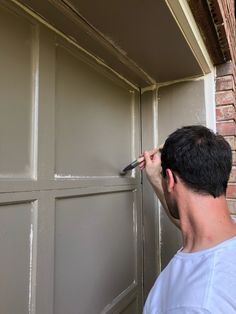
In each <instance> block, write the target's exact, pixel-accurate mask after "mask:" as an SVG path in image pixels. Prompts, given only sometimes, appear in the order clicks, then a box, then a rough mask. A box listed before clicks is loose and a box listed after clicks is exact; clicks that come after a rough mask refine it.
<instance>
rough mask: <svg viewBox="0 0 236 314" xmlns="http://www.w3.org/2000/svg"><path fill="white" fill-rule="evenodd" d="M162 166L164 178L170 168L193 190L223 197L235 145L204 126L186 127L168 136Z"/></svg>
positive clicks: (162, 154) (162, 156) (163, 151)
mask: <svg viewBox="0 0 236 314" xmlns="http://www.w3.org/2000/svg"><path fill="white" fill-rule="evenodd" d="M161 165H162V174H163V177H164V178H165V177H166V174H167V172H168V169H170V170H171V171H172V173H173V175H174V176H175V175H176V176H178V177H179V178H180V179H181V181H182V182H183V183H184V184H185V185H186V187H188V188H189V189H191V190H192V191H194V192H196V193H199V194H203V195H212V196H213V197H219V196H221V195H224V194H225V193H226V188H227V183H228V179H229V175H230V171H231V167H232V153H231V148H230V146H229V144H228V143H227V142H226V141H225V139H224V138H223V137H222V136H221V135H216V134H214V133H213V132H212V131H211V130H209V129H208V128H206V127H204V126H200V125H195V126H186V127H182V128H180V129H177V130H176V131H175V132H173V133H172V134H170V135H169V137H168V138H167V140H166V142H165V144H164V146H163V149H162V153H161Z"/></svg>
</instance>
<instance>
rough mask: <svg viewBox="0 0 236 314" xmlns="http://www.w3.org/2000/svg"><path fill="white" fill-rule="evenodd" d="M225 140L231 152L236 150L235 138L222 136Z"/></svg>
mask: <svg viewBox="0 0 236 314" xmlns="http://www.w3.org/2000/svg"><path fill="white" fill-rule="evenodd" d="M224 138H225V140H226V141H227V142H228V143H229V145H230V147H231V149H232V150H235V149H236V137H235V136H233V135H232V136H224Z"/></svg>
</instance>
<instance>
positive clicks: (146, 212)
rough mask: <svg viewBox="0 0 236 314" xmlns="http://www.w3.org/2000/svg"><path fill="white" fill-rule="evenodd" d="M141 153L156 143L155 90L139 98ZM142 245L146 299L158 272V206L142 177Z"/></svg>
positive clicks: (144, 178)
mask: <svg viewBox="0 0 236 314" xmlns="http://www.w3.org/2000/svg"><path fill="white" fill-rule="evenodd" d="M141 116H142V151H145V150H150V149H152V148H153V147H156V146H158V143H157V138H158V134H157V90H156V89H154V90H152V89H151V90H145V91H143V93H142V96H141ZM142 200H143V236H144V239H143V245H144V257H143V259H144V279H143V282H144V299H146V297H147V295H148V293H149V290H150V289H151V287H152V285H153V284H154V281H155V279H156V276H157V274H158V273H159V270H160V259H159V257H160V256H159V254H160V252H159V241H160V239H159V206H158V202H157V198H156V196H155V194H154V192H153V191H152V189H151V187H150V184H149V182H148V181H147V178H146V176H145V175H143V191H142Z"/></svg>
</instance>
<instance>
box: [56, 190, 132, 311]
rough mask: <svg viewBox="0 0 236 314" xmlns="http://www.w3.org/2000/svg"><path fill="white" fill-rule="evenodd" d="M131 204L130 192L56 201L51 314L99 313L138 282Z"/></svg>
mask: <svg viewBox="0 0 236 314" xmlns="http://www.w3.org/2000/svg"><path fill="white" fill-rule="evenodd" d="M133 202H134V198H133V192H119V193H118V192H117V193H109V194H99V195H91V196H81V197H74V198H66V199H58V200H57V201H56V222H55V228H56V229H55V230H56V232H55V313H57V314H60V313H61V314H64V313H65V312H67V313H71V314H72V313H77V306H78V304H79V308H80V312H81V313H90V314H93V313H94V314H96V313H100V312H101V311H102V310H103V309H104V308H107V309H108V308H109V304H111V303H112V301H113V300H114V299H115V298H117V297H118V296H119V295H121V293H124V292H125V291H126V290H130V288H132V286H134V285H135V284H136V283H137V280H136V257H135V252H136V250H137V241H136V239H137V236H136V232H135V230H136V227H137V226H136V222H137V220H136V214H137V213H136V210H135V208H136V207H134V209H133Z"/></svg>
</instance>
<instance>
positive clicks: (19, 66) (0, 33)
mask: <svg viewBox="0 0 236 314" xmlns="http://www.w3.org/2000/svg"><path fill="white" fill-rule="evenodd" d="M0 38H1V58H0V69H1V72H0V86H1V94H0V110H1V115H0V155H1V163H0V178H15V177H16V178H19V177H20V178H21V177H23V178H24V177H30V175H31V173H32V169H31V123H32V122H31V120H32V106H31V103H32V101H31V98H32V97H31V89H32V84H31V77H32V66H31V60H32V58H31V44H32V25H31V24H30V23H29V22H28V21H27V20H26V19H24V18H23V17H20V16H17V15H15V14H14V13H11V12H8V11H7V10H5V9H3V8H2V7H0Z"/></svg>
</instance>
